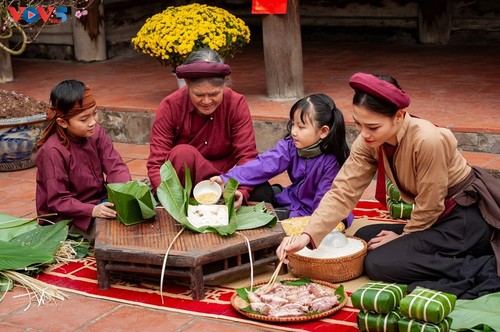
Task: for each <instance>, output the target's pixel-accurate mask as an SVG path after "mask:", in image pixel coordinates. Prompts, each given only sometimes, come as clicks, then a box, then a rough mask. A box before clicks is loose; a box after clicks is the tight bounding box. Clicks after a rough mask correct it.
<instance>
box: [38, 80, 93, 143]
mask: <svg viewBox="0 0 500 332" xmlns="http://www.w3.org/2000/svg"><path fill="white" fill-rule="evenodd" d="M95 107H96V101H95V99H94V95H93V94H92V91H91V90H90V87H88V86H86V87H85V90H84V92H83V97H82V99H81V100H77V101H75V104H74V105H73V107H72V108H71V109H70V110H69V111H67V112H64V111H62V110H60V109H58V108H57V102H56V104H55V105H52V106H51V107H50V108H49V109H48V110H47V120H49V121H50V122H49V124H48V125H47V127H46V128H45V130H44V132H43V133H42V137H41V138H40V140H39V141H38V142H37V143H36V146H35V148H36V149H39V148H40V147H41V146H42V145H43V144H44V143H45V142H46V141H47V140H48V139H49V137H50V136H51V135H52V134H53V133H57V136H59V139H60V140H61V143H62V145H64V146H65V147H68V146H69V140H68V133H67V131H66V129H65V128H63V127H61V126H60V125H58V124H57V119H58V118H60V119H63V120H65V121H66V122H68V121H69V119H71V118H72V117H74V116H76V115H78V114H80V113H82V112H84V111H86V110H88V109H91V108H95Z"/></svg>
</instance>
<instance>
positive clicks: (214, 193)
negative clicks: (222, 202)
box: [193, 180, 222, 205]
mask: <svg viewBox="0 0 500 332" xmlns="http://www.w3.org/2000/svg"><path fill="white" fill-rule="evenodd" d="M221 195H222V189H221V187H220V186H219V184H217V183H215V182H214V183H210V180H204V181H201V182H199V183H198V184H197V185H196V186H195V187H194V189H193V196H194V199H196V201H197V202H198V203H200V204H203V205H212V204H216V203H217V202H218V201H219V199H220V197H221Z"/></svg>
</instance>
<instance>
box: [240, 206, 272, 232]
mask: <svg viewBox="0 0 500 332" xmlns="http://www.w3.org/2000/svg"><path fill="white" fill-rule="evenodd" d="M277 221H278V219H277V218H276V216H274V215H273V214H272V213H271V212H269V211H268V210H267V208H266V205H265V203H264V202H261V203H258V204H256V205H252V206H241V207H240V208H239V209H238V211H236V222H237V224H238V230H239V231H241V230H245V229H254V228H258V227H262V226H266V225H267V226H269V227H274V226H275V225H276V222H277Z"/></svg>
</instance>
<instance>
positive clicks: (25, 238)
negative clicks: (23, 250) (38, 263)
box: [10, 220, 69, 256]
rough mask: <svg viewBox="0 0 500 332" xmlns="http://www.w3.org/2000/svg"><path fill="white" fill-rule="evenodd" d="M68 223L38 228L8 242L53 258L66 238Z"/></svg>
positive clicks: (65, 221) (64, 221)
mask: <svg viewBox="0 0 500 332" xmlns="http://www.w3.org/2000/svg"><path fill="white" fill-rule="evenodd" d="M68 223H69V220H61V221H58V222H56V223H55V224H52V225H48V226H40V227H37V228H36V229H34V230H31V231H29V232H26V233H23V234H21V235H19V236H17V237H15V238H14V239H12V240H11V241H10V242H11V243H15V244H19V245H21V246H23V247H31V248H33V249H36V250H37V251H39V252H46V253H48V254H49V255H51V256H53V255H54V254H55V252H56V251H57V249H59V247H60V246H61V244H62V242H63V241H64V240H65V239H66V237H67V236H68Z"/></svg>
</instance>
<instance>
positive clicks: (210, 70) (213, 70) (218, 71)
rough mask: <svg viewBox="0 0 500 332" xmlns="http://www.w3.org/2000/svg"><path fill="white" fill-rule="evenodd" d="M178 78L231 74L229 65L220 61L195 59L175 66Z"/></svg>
mask: <svg viewBox="0 0 500 332" xmlns="http://www.w3.org/2000/svg"><path fill="white" fill-rule="evenodd" d="M175 73H176V74H177V77H178V78H187V79H190V78H201V77H220V76H223V77H225V76H228V75H229V74H231V67H230V66H229V65H226V64H225V63H221V62H208V61H197V62H191V63H188V64H185V65H180V66H177V68H175Z"/></svg>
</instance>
